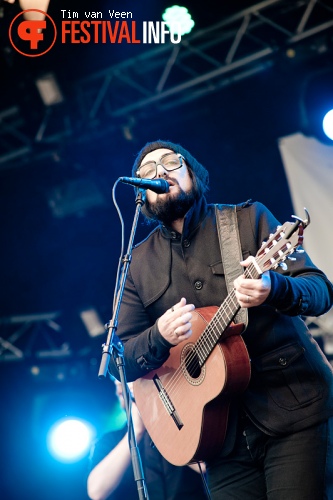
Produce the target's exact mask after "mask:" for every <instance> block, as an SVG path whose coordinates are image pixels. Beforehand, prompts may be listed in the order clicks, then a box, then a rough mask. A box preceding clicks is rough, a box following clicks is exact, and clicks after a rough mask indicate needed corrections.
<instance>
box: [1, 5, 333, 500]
mask: <svg viewBox="0 0 333 500" xmlns="http://www.w3.org/2000/svg"><path fill="white" fill-rule="evenodd" d="M278 3H279V2H278ZM280 3H281V4H285V6H286V8H287V7H288V4H289V6H290V4H294V3H295V4H297V3H298V4H300V8H299V10H297V12H295V13H290V16H289V18H288V23H289V28H290V29H291V30H293V29H295V26H297V22H298V21H299V18H300V12H302V9H303V11H304V9H305V8H306V5H307V2H280ZM318 3H319V4H320V3H321V2H318ZM327 3H328V2H327ZM54 4H56V2H54V1H52V0H51V2H50V6H49V9H48V13H49V14H50V15H51V16H52V18H53V19H54V20H55V22H56V24H57V26H59V25H60V22H61V16H60V9H64V8H66V9H67V8H68V7H67V5H65V2H63V4H64V5H59V2H58V4H57V5H54ZM219 4H221V5H219ZM324 4H325V2H324ZM169 5H170V3H167V2H164V1H153V0H148V1H144V2H140V3H138V2H131V1H127V2H126V1H125V2H119V1H114V2H109V3H108V2H100V1H99V2H95V3H94V6H92V5H91V3H88V2H86V1H81V2H71V5H70V9H71V10H72V11H74V10H76V11H78V12H79V13H80V14H81V13H83V11H84V10H85V8H86V10H103V12H104V11H107V10H108V9H116V10H121V11H132V12H133V19H135V20H136V21H137V23H138V25H139V24H140V23H142V21H143V20H152V21H156V20H160V17H161V13H162V12H163V10H164V8H165V7H167V6H169ZM183 5H186V7H188V9H189V10H190V12H191V13H192V17H193V18H194V20H195V21H196V30H206V29H207V28H209V27H210V26H213V25H214V24H215V23H218V22H220V21H221V20H223V19H227V18H228V17H229V16H231V15H233V14H235V13H237V12H240V11H241V10H242V9H245V8H247V7H250V6H253V5H255V2H253V1H250V0H249V1H237V2H236V1H232V2H219V3H216V2H213V1H206V2H204V4H203V3H201V2H200V3H199V2H185V3H184V4H183ZM1 9H2V10H1V12H2V17H1V18H0V23H1V25H0V26H1V31H0V32H1V60H0V72H1V73H0V82H1V93H0V113H1V112H2V111H4V110H6V109H9V108H11V107H13V106H15V107H17V108H18V110H19V112H18V117H17V120H22V123H23V125H22V128H20V126H19V125H18V122H17V123H16V124H15V126H14V131H18V130H20V132H21V133H23V135H24V139H27V140H28V146H29V151H28V152H27V154H25V155H21V156H18V157H13V158H12V159H10V158H8V159H7V160H3V161H2V162H1V163H0V217H1V236H2V238H1V264H0V273H1V274H0V276H1V286H0V307H1V311H0V315H1V318H0V321H1V323H0V328H1V330H0V337H1V340H2V341H6V340H7V341H8V342H10V344H11V346H16V347H18V348H19V349H20V351H21V352H22V353H23V356H22V357H21V358H18V357H17V356H15V353H14V354H13V351H12V350H10V349H8V346H7V347H6V344H5V343H3V342H2V344H1V345H2V348H1V351H0V352H1V354H0V372H1V382H0V383H1V393H0V395H1V399H2V404H1V427H0V428H1V444H2V456H3V466H2V470H1V483H0V496H1V497H2V498H4V499H6V500H12V499H15V500H16V499H19V498H22V499H23V498H24V499H25V498H34V499H42V498H43V499H45V498H47V499H56V498H57V499H58V498H61V499H63V500H64V499H71V500H74V499H84V498H86V493H85V474H86V468H87V460H86V459H84V460H82V461H81V462H79V463H78V464H72V465H68V464H67V465H62V464H60V463H57V462H56V461H55V460H54V459H52V458H51V457H50V456H49V455H48V453H47V450H46V445H45V436H46V432H47V430H48V428H49V426H50V425H51V423H53V421H55V420H56V419H57V418H58V417H59V418H60V417H62V416H64V415H70V414H73V415H74V414H76V415H77V416H81V417H84V418H87V419H88V420H90V421H91V422H92V423H94V425H95V426H96V428H97V432H98V433H100V432H102V431H103V430H105V429H106V428H107V427H108V426H110V425H112V424H111V423H110V421H111V420H112V412H113V408H114V401H115V398H114V394H113V387H112V385H111V383H109V382H102V381H100V380H98V378H97V372H98V367H99V363H100V358H101V344H102V342H103V341H104V340H105V335H101V336H99V337H96V338H91V337H90V336H89V335H88V333H87V331H86V329H85V327H84V325H83V323H82V321H81V319H80V317H79V312H80V311H81V310H82V309H85V308H87V307H93V308H95V309H96V311H97V312H98V314H99V315H100V318H101V320H102V322H107V321H108V320H109V319H110V317H111V315H112V296H113V289H114V282H115V274H116V266H117V263H118V259H119V256H120V252H121V232H120V223H119V219H118V215H117V212H116V210H115V208H114V205H113V203H112V187H113V185H114V183H115V181H116V180H117V178H118V177H119V176H122V175H131V168H132V164H133V161H134V158H135V155H136V153H137V152H138V151H139V149H141V147H142V146H143V145H144V144H145V143H146V142H147V141H151V140H156V139H158V138H160V139H166V140H171V141H173V142H179V143H180V144H182V145H183V146H184V147H185V148H186V149H188V150H189V151H191V153H192V154H193V155H194V156H195V157H197V159H198V160H199V161H200V162H202V163H203V164H204V165H205V166H206V167H207V169H208V170H209V171H210V176H211V188H210V191H209V194H208V201H210V202H223V203H236V202H241V201H245V200H247V199H249V198H252V199H253V200H259V201H261V202H263V203H264V204H266V205H267V206H268V207H269V208H270V210H271V211H272V212H273V213H274V214H275V215H276V217H277V218H278V219H279V220H281V221H285V220H289V218H290V215H291V214H292V213H293V208H292V204H291V198H290V192H289V188H288V184H287V180H286V176H285V172H284V168H283V164H282V161H281V157H280V153H279V150H278V140H279V138H281V137H284V136H287V135H290V134H294V133H296V132H300V131H301V132H306V133H308V132H309V129H308V128H305V126H306V123H305V122H304V113H303V112H304V105H305V84H306V83H307V82H309V81H312V80H313V81H315V80H316V79H317V75H318V74H322V71H323V70H326V69H329V68H331V67H332V45H333V42H332V36H333V35H332V27H331V28H330V29H328V30H326V31H325V32H322V33H320V34H314V35H313V36H311V37H308V38H307V39H306V40H303V41H300V42H298V43H296V44H294V45H292V48H293V52H290V51H289V49H290V44H289V45H287V44H286V43H285V42H284V41H283V40H282V35H281V33H278V32H277V33H276V39H275V38H274V37H273V35H272V36H270V35H269V34H268V33H265V32H263V33H262V36H263V38H264V37H265V36H266V37H267V40H269V43H270V44H272V45H274V46H275V51H274V54H272V55H271V56H270V57H269V58H268V59H266V60H265V63H267V66H266V67H265V69H264V70H262V71H259V72H257V73H256V74H255V75H253V76H251V77H248V78H241V79H238V80H237V78H236V79H235V80H234V81H232V82H231V83H230V84H228V85H224V86H221V88H220V89H218V88H216V89H215V90H214V91H211V90H209V91H208V86H209V85H210V84H213V82H209V81H208V82H207V85H206V90H205V93H202V95H201V96H200V95H198V96H197V97H194V95H193V97H192V98H191V100H190V101H189V102H185V99H184V100H183V102H180V103H178V104H175V103H174V104H173V105H172V106H170V107H168V106H167V105H166V106H164V107H163V106H159V103H157V104H154V103H153V104H151V105H147V106H143V107H141V108H140V109H138V110H134V111H133V112H129V113H127V114H125V115H122V116H120V117H119V116H112V113H111V114H110V115H109V116H108V115H107V113H105V114H104V115H103V114H101V115H100V116H99V117H98V121H96V120H94V119H91V120H89V118H87V117H85V116H83V117H82V116H80V114H79V108H78V106H77V97H78V96H77V93H76V89H77V82H78V81H79V80H80V79H81V78H83V77H88V76H90V75H94V74H96V72H98V71H100V70H103V69H105V68H108V67H111V66H114V65H117V64H119V63H122V62H124V61H126V60H130V59H133V58H134V61H135V60H137V64H138V65H140V67H141V71H142V73H143V74H145V67H147V73H146V75H147V86H148V88H149V85H150V84H151V81H150V80H149V78H150V76H149V62H145V61H144V60H140V59H139V56H142V54H144V53H145V52H148V51H152V50H154V49H157V47H154V46H144V45H134V44H132V45H131V44H124V43H123V44H113V45H110V44H106V45H104V46H103V45H102V44H98V45H93V44H89V45H82V44H79V45H75V46H74V45H72V46H71V45H69V44H66V45H62V44H61V43H60V41H59V39H57V42H56V44H55V46H54V47H53V49H51V50H50V52H49V53H48V54H46V55H44V56H41V57H37V58H28V57H25V56H22V55H20V54H18V53H17V52H16V51H15V50H13V48H12V47H11V46H10V43H9V41H8V27H9V24H10V22H11V20H12V19H13V18H14V17H15V15H16V14H17V13H18V12H19V11H20V8H19V6H18V4H17V2H16V3H15V4H14V5H9V4H8V3H6V2H2V3H1ZM320 15H322V14H320ZM318 16H319V14H318ZM323 16H324V19H325V16H327V20H329V19H330V20H332V12H331V15H330V14H329V12H328V11H326V13H325V14H323ZM80 19H81V20H82V19H83V15H80ZM276 20H277V21H280V18H279V16H277V18H276ZM319 21H320V20H319V19H318V18H315V19H314V20H313V22H314V23H317V22H319ZM274 36H275V35H274ZM252 42H253V40H252V39H251V38H250V37H249V39H248V40H245V48H244V50H246V43H248V44H251V43H252ZM216 50H217V49H216ZM241 50H243V49H240V52H239V55H238V56H239V57H241V55H242V52H241ZM219 56H221V54H219V53H215V54H214V57H219ZM135 58H137V59H135ZM236 59H237V57H236ZM145 65H147V66H145ZM193 69H194V70H195V72H196V73H195V74H196V75H198V74H200V73H201V72H203V71H204V61H203V62H202V67H201V66H200V64H199V63H198V66H196V67H194V68H193ZM50 71H51V72H53V73H54V75H55V76H56V78H57V80H58V83H59V86H60V88H61V90H62V93H63V95H64V99H65V101H64V102H63V103H61V104H60V105H58V106H55V107H54V108H53V109H52V114H51V118H50V120H49V121H48V122H46V123H47V127H46V133H45V140H44V139H42V140H41V141H36V139H35V138H36V134H37V133H38V130H39V129H40V126H41V124H42V123H44V122H43V120H45V113H46V112H47V111H46V110H45V106H44V105H43V102H42V100H41V98H40V96H39V94H38V92H37V89H36V86H35V83H34V82H35V79H36V78H37V77H38V76H39V75H41V74H43V73H45V72H50ZM325 78H326V77H325ZM133 79H134V80H135V78H134V77H133ZM331 81H333V80H331ZM328 86H329V85H328ZM126 92H127V90H126V89H125V86H124V88H122V87H121V86H119V87H117V89H116V91H115V94H114V96H113V98H114V101H115V103H116V104H117V102H126V100H127V99H128V100H129V101H130V100H131V99H132V94H130V93H129V94H128V95H127V94H126ZM188 92H189V94H188V95H190V93H191V92H193V89H189V91H188ZM321 94H322V96H323V94H324V92H323V91H322V92H321ZM163 102H164V104H165V103H168V100H167V99H166V100H164V101H163ZM170 102H171V101H170ZM102 109H103V106H102ZM0 116H1V115H0ZM3 123H4V122H2V125H3ZM0 124H1V123H0ZM68 124H69V125H68ZM66 127H67V128H66ZM63 129H65V130H67V132H68V133H67V134H65V135H64V136H61V134H60V138H59V139H52V140H50V141H49V140H47V138H48V137H49V135H48V134H51V136H52V134H55V135H56V134H57V132H58V131H59V130H61V131H62V130H63ZM2 131H3V135H2V136H0V159H1V158H5V155H6V154H7V153H8V151H10V152H12V151H17V148H19V147H22V137H21V138H20V137H15V134H12V135H10V138H8V136H7V135H6V133H7V132H8V131H7V132H6V131H4V129H2ZM16 135H17V134H16ZM16 140H17V141H18V142H19V146H17V147H16V143H15V141H16ZM11 141H12V142H11ZM1 155H3V156H1ZM300 182H301V179H300ZM92 191H94V193H95V196H94V197H93V199H92V201H91V200H90V202H89V199H90V198H89V195H91V192H92ZM55 193H57V194H58V198H59V193H60V194H61V196H62V197H61V196H60V202H59V203H60V205H59V206H60V208H62V209H63V210H64V212H62V215H61V216H59V213H58V215H56V214H55V211H54V208H53V209H52V206H53V207H54V204H53V205H52V200H53V202H54V199H55V198H54V197H55ZM116 198H117V201H118V203H119V206H120V208H121V211H122V214H123V217H124V222H125V234H126V236H128V233H129V231H130V228H131V224H132V219H133V215H134V211H135V204H134V193H133V190H132V188H131V187H130V186H125V185H122V184H119V185H118V186H117V188H116ZM78 200H79V201H80V200H81V204H80V203H79V201H78ZM61 203H62V204H61ZM66 203H67V205H66ZM75 203H76V204H75ZM65 205H66V207H67V208H68V210H67V212H66V210H65V209H64V206H65ZM301 215H303V214H301ZM148 230H149V228H147V227H146V226H145V224H144V223H143V220H142V219H140V222H139V226H138V230H137V235H136V241H139V240H140V239H141V238H142V237H144V235H145V234H147V232H148ZM125 244H126V245H127V240H126V242H125ZM43 314H46V315H50V316H49V319H48V320H46V321H44V320H43V321H41V320H38V318H40V315H43ZM50 318H51V319H50Z"/></svg>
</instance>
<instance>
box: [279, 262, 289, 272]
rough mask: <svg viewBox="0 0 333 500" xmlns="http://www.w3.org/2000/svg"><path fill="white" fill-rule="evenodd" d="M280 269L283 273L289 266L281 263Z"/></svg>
mask: <svg viewBox="0 0 333 500" xmlns="http://www.w3.org/2000/svg"><path fill="white" fill-rule="evenodd" d="M279 267H281V269H283V271H287V269H288V266H287V264H286V263H285V262H280V264H279Z"/></svg>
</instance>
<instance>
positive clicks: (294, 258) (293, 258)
mask: <svg viewBox="0 0 333 500" xmlns="http://www.w3.org/2000/svg"><path fill="white" fill-rule="evenodd" d="M287 259H288V260H296V257H290V255H289V256H288V257H287Z"/></svg>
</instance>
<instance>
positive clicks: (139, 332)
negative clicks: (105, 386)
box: [109, 272, 172, 382]
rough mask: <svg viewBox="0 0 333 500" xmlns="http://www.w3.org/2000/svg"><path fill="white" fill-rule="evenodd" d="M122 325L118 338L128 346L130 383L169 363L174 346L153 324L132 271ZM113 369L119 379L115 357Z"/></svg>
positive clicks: (120, 315) (123, 302) (123, 308)
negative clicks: (136, 286) (166, 362)
mask: <svg viewBox="0 0 333 500" xmlns="http://www.w3.org/2000/svg"><path fill="white" fill-rule="evenodd" d="M118 324H119V327H118V329H117V335H118V336H119V338H120V340H121V341H122V342H123V343H124V361H125V372H126V377H127V380H128V381H129V382H131V381H133V380H136V379H137V378H139V377H142V376H144V375H146V374H147V373H148V372H149V371H151V370H153V369H156V368H159V367H160V366H161V365H162V364H163V363H164V361H166V359H167V358H168V356H169V352H170V348H171V347H172V344H170V343H169V342H167V341H166V340H165V339H164V338H163V337H162V335H161V334H160V332H159V330H158V327H157V321H154V322H153V324H152V319H151V318H150V317H149V315H148V312H147V310H146V309H145V308H144V306H143V304H142V301H141V299H140V296H139V294H138V293H137V291H136V288H135V285H134V283H133V280H132V277H131V274H130V272H129V273H128V277H127V280H126V284H125V289H124V295H123V300H122V304H121V307H120V312H119V321H118ZM109 370H110V372H111V373H112V375H113V376H114V377H116V378H118V379H119V375H118V368H117V366H116V364H115V360H114V359H113V358H111V360H110V364H109Z"/></svg>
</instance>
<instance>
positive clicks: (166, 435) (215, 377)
mask: <svg viewBox="0 0 333 500" xmlns="http://www.w3.org/2000/svg"><path fill="white" fill-rule="evenodd" d="M306 214H307V219H306V220H304V221H303V220H301V219H299V218H297V217H295V216H293V217H294V218H295V219H296V221H295V222H294V223H291V222H285V223H284V224H283V225H282V226H279V227H278V228H277V231H276V232H275V234H272V235H270V237H269V239H268V241H267V242H264V243H263V244H262V246H261V248H260V249H259V251H258V253H257V255H256V256H255V257H253V259H252V262H251V264H250V265H249V266H248V267H247V268H246V269H245V270H244V275H245V277H246V278H251V279H256V278H259V277H260V276H261V274H262V273H263V272H265V271H268V270H270V269H276V268H277V267H278V266H279V265H280V266H282V267H285V268H286V267H287V266H286V263H285V260H286V258H287V257H288V258H290V259H292V257H290V254H292V253H293V252H294V250H295V249H296V247H297V246H298V245H301V244H302V241H303V230H304V229H305V227H306V226H307V225H308V224H309V222H310V218H309V214H308V212H307V211H306ZM296 251H299V252H303V251H304V250H302V249H300V248H299V249H297V250H296ZM239 309H240V306H239V304H238V302H237V299H236V295H235V292H234V290H232V291H231V293H229V294H228V296H227V297H226V299H225V300H224V301H223V303H222V304H221V306H220V307H216V306H210V307H205V308H201V309H196V310H195V311H193V313H192V320H191V322H192V332H193V333H192V335H191V337H190V338H189V339H187V340H184V341H183V342H181V343H180V344H178V345H177V346H175V347H173V348H172V349H171V350H170V356H169V358H168V359H167V361H166V362H165V363H164V364H163V365H162V366H161V367H160V368H158V369H157V370H152V371H151V372H150V373H148V374H147V375H145V376H144V377H142V378H140V379H138V380H136V381H135V382H134V384H133V390H134V397H135V401H136V404H137V405H138V408H139V411H140V414H141V417H142V420H143V422H144V425H145V426H146V429H147V431H148V434H149V435H150V437H151V439H152V441H153V443H154V445H155V446H156V448H157V449H158V450H159V451H160V453H161V454H162V455H163V456H164V458H165V459H166V460H167V461H169V462H170V463H172V464H174V465H185V464H188V463H190V462H196V461H205V460H208V459H210V458H212V457H213V456H214V455H216V454H217V453H218V452H220V451H221V448H222V447H223V443H224V441H225V437H226V432H227V426H228V416H229V406H230V400H231V398H232V397H235V396H236V397H237V394H240V393H242V392H243V391H245V389H246V388H247V386H248V383H249V381H250V376H251V363H250V359H249V355H248V352H247V348H246V345H245V343H244V341H243V338H242V336H241V333H242V332H243V325H242V324H234V323H233V322H232V321H233V319H234V317H235V316H236V314H237V312H238V311H239Z"/></svg>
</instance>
